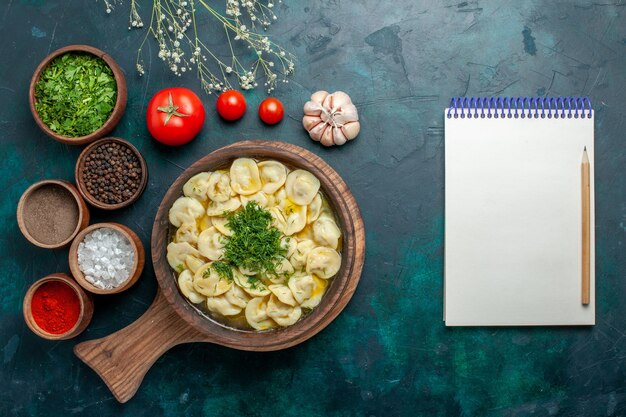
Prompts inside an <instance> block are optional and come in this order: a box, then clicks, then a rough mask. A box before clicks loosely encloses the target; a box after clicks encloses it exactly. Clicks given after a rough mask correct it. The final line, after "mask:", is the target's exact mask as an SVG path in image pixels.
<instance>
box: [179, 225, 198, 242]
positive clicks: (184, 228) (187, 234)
mask: <svg viewBox="0 0 626 417" xmlns="http://www.w3.org/2000/svg"><path fill="white" fill-rule="evenodd" d="M175 240H176V242H178V243H180V242H187V243H190V244H192V245H195V244H196V242H197V241H198V226H197V225H196V222H193V223H183V224H181V225H180V227H179V228H178V229H177V230H176V235H175Z"/></svg>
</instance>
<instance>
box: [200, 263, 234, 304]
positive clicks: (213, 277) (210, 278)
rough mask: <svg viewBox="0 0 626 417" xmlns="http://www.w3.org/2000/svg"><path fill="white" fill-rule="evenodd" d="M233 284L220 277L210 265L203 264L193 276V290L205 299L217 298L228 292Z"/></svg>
mask: <svg viewBox="0 0 626 417" xmlns="http://www.w3.org/2000/svg"><path fill="white" fill-rule="evenodd" d="M232 285H233V283H232V282H231V281H229V280H228V279H226V278H224V277H222V276H221V275H220V274H218V273H217V271H216V270H215V269H214V268H212V263H210V262H209V263H208V264H205V265H204V266H203V267H202V268H200V269H198V270H197V271H196V273H195V274H194V276H193V289H194V290H196V291H197V292H199V293H200V294H202V295H206V296H207V297H217V296H218V295H222V294H224V293H225V292H226V291H228V290H230V287H232Z"/></svg>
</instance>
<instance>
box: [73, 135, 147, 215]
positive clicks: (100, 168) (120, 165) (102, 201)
mask: <svg viewBox="0 0 626 417" xmlns="http://www.w3.org/2000/svg"><path fill="white" fill-rule="evenodd" d="M75 176H76V184H77V185H78V190H79V191H80V194H81V195H82V196H83V197H84V198H85V200H86V201H87V202H88V203H89V204H91V205H92V206H94V207H97V208H100V209H104V210H116V209H120V208H122V207H126V206H129V205H131V204H132V203H134V202H135V201H137V199H138V198H139V197H140V196H141V193H143V190H144V189H145V188H146V184H147V182H148V166H147V165H146V161H145V159H144V158H143V156H142V155H141V153H140V152H139V151H138V150H137V148H135V147H134V146H133V145H131V144H130V143H129V142H127V141H125V140H123V139H119V138H112V137H109V138H102V139H99V140H97V141H95V142H93V143H92V144H90V145H89V146H87V147H86V148H85V149H84V150H83V152H82V153H81V154H80V156H79V157H78V161H77V162H76V170H75Z"/></svg>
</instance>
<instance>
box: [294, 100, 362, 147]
mask: <svg viewBox="0 0 626 417" xmlns="http://www.w3.org/2000/svg"><path fill="white" fill-rule="evenodd" d="M302 126H304V128H305V129H306V130H307V131H308V132H309V136H311V139H313V140H314V141H317V142H321V143H322V145H324V146H333V145H343V144H344V143H346V142H347V141H349V140H352V139H354V138H355V137H356V136H357V135H358V134H359V131H360V130H361V125H360V123H359V114H358V112H357V110H356V106H355V105H354V104H352V100H350V96H349V95H347V94H346V93H344V92H343V91H336V92H334V93H332V94H329V93H328V92H327V91H317V92H315V93H313V95H311V101H307V102H306V103H305V104H304V117H303V118H302Z"/></svg>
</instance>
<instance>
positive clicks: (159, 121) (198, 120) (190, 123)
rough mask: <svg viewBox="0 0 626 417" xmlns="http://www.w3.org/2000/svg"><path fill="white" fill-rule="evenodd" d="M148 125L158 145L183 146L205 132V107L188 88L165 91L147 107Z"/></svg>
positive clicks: (157, 95) (158, 94) (153, 98)
mask: <svg viewBox="0 0 626 417" xmlns="http://www.w3.org/2000/svg"><path fill="white" fill-rule="evenodd" d="M146 122H147V124H148V130H149V131H150V134H151V135H152V136H153V137H154V138H155V139H156V140H157V141H159V142H161V143H163V144H165V145H170V146H179V145H184V144H185V143H187V142H189V141H191V140H192V139H193V138H194V137H196V135H198V133H200V130H202V125H203V124H204V106H202V102H201V101H200V98H198V96H197V95H196V94H195V93H194V92H193V91H191V90H189V89H187V88H179V87H176V88H166V89H164V90H161V91H159V92H158V93H156V94H155V95H154V97H152V100H150V103H148V108H147V110H146Z"/></svg>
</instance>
